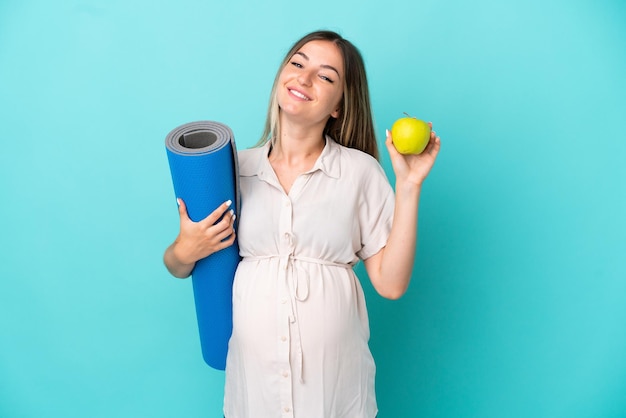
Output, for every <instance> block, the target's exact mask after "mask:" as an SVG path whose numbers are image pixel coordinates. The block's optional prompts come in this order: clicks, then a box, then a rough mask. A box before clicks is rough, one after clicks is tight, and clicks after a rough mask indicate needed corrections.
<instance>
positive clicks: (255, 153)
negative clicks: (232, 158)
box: [237, 146, 266, 176]
mask: <svg viewBox="0 0 626 418" xmlns="http://www.w3.org/2000/svg"><path fill="white" fill-rule="evenodd" d="M265 152H266V147H265V146H262V147H253V148H246V149H242V150H238V151H237V160H238V164H239V173H240V174H241V175H246V176H249V175H254V174H256V171H257V169H258V168H259V164H260V161H261V159H262V158H263V155H264V153H265Z"/></svg>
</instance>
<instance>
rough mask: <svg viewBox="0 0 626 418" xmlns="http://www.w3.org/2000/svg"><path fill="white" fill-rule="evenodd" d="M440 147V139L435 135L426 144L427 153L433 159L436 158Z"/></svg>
mask: <svg viewBox="0 0 626 418" xmlns="http://www.w3.org/2000/svg"><path fill="white" fill-rule="evenodd" d="M440 149H441V139H440V138H439V137H438V136H437V137H435V138H434V139H433V140H432V141H431V142H430V143H429V144H428V154H430V155H431V156H432V157H433V159H436V158H437V154H439V150H440Z"/></svg>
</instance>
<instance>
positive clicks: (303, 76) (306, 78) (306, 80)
mask: <svg viewBox="0 0 626 418" xmlns="http://www.w3.org/2000/svg"><path fill="white" fill-rule="evenodd" d="M312 76H313V75H312V74H311V72H309V71H302V72H301V73H300V74H299V75H298V83H300V84H301V85H303V86H310V85H311V78H312Z"/></svg>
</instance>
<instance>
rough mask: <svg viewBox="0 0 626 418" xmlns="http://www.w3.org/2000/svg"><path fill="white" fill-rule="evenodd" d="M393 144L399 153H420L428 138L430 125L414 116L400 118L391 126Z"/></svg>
mask: <svg viewBox="0 0 626 418" xmlns="http://www.w3.org/2000/svg"><path fill="white" fill-rule="evenodd" d="M391 138H392V140H393V145H394V146H395V147H396V149H397V150H398V152H399V153H401V154H420V153H421V152H422V151H424V149H425V148H426V145H428V141H429V140H430V125H429V124H428V123H426V122H424V121H423V120H419V119H417V118H414V117H410V116H409V117H406V118H400V119H398V120H397V121H395V122H394V124H393V126H392V127H391Z"/></svg>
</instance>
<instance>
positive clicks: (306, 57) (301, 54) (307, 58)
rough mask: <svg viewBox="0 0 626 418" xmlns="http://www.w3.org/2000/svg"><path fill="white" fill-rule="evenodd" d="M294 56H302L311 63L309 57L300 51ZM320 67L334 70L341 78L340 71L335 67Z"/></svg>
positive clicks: (324, 65) (326, 65)
mask: <svg viewBox="0 0 626 418" xmlns="http://www.w3.org/2000/svg"><path fill="white" fill-rule="evenodd" d="M294 55H300V56H302V58H304V59H306V60H307V61H310V60H309V57H308V56H307V55H306V54H305V53H304V52H302V51H298V52H296V53H295V54H294ZM320 67H322V68H327V69H329V70H332V71H334V72H336V73H337V76H338V77H340V78H341V75H339V71H337V69H336V68H335V67H333V66H332V65H328V64H322V65H320Z"/></svg>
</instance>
